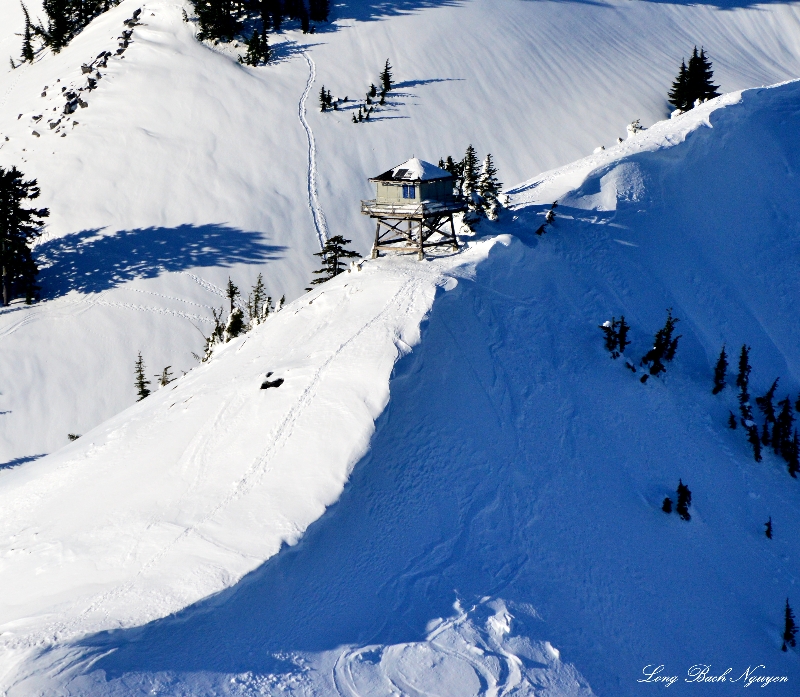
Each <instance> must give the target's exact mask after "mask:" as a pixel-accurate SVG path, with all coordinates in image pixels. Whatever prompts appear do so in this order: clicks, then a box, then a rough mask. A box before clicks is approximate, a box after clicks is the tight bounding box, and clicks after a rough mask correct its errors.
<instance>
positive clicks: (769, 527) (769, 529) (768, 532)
mask: <svg viewBox="0 0 800 697" xmlns="http://www.w3.org/2000/svg"><path fill="white" fill-rule="evenodd" d="M764 527H765V528H766V530H765V531H764V534H765V535H766V536H767V539H769V540H771V539H772V516H770V517H769V520H767V522H766V523H764Z"/></svg>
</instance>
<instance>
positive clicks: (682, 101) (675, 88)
mask: <svg viewBox="0 0 800 697" xmlns="http://www.w3.org/2000/svg"><path fill="white" fill-rule="evenodd" d="M713 80H714V72H713V70H712V69H711V61H710V60H709V59H708V56H706V53H705V49H702V48H701V49H700V53H698V52H697V46H695V47H694V50H693V51H692V56H691V58H689V65H688V66H687V65H686V61H685V60H682V61H681V67H680V70H679V71H678V76H677V77H676V78H675V81H674V82H673V83H672V88H671V89H670V91H669V95H668V101H669V103H670V104H671V105H672V106H674V107H675V108H676V109H679V110H680V111H688V110H689V109H692V108H693V107H694V106H695V104H696V103H697V102H698V100H699V102H704V101H706V100H708V99H713V98H714V97H719V92H718V91H717V89H718V87H719V85H715V84H714V82H713Z"/></svg>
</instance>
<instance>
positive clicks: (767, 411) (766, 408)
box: [756, 378, 780, 424]
mask: <svg viewBox="0 0 800 697" xmlns="http://www.w3.org/2000/svg"><path fill="white" fill-rule="evenodd" d="M779 379H780V378H775V382H773V383H772V387H770V388H769V389H768V390H767V392H766V394H764V396H763V397H756V406H757V407H758V408H759V409H760V410H761V413H762V414H764V416H765V417H766V419H767V421H768V422H769V423H771V424H774V423H775V405H774V404H773V400H774V399H775V390H777V389H778V380H779Z"/></svg>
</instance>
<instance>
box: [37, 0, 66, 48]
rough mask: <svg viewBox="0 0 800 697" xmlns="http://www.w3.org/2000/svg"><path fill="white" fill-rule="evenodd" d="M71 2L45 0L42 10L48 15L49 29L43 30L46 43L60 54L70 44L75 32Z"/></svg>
mask: <svg viewBox="0 0 800 697" xmlns="http://www.w3.org/2000/svg"><path fill="white" fill-rule="evenodd" d="M71 4H72V2H71V0H44V2H43V3H42V9H44V13H45V14H46V15H47V29H46V30H43V33H44V39H45V43H46V44H47V45H48V46H49V47H50V48H52V49H53V53H58V52H59V51H60V50H61V49H62V48H64V46H66V45H67V44H68V43H69V40H70V39H71V38H72V32H73V21H72V20H73V13H72V11H71V9H72V8H71Z"/></svg>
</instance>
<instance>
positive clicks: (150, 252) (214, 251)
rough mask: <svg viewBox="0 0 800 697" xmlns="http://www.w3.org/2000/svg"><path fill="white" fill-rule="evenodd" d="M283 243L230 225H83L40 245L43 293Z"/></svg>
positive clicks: (105, 284)
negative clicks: (107, 229)
mask: <svg viewBox="0 0 800 697" xmlns="http://www.w3.org/2000/svg"><path fill="white" fill-rule="evenodd" d="M283 250H284V247H281V246H276V245H269V244H266V243H265V242H264V240H263V238H262V234H261V233H258V232H246V231H244V230H238V229H236V228H232V227H227V226H225V225H180V226H178V227H173V228H162V227H150V228H140V229H136V230H121V231H119V232H116V233H113V234H103V232H102V230H97V229H95V230H83V231H81V232H76V233H73V234H71V235H65V236H64V237H59V238H57V239H53V240H47V241H45V242H43V243H41V244H39V245H37V246H36V248H35V249H34V253H35V255H36V260H37V263H38V264H39V268H40V269H41V273H40V274H39V277H38V282H39V285H41V287H42V296H43V297H48V298H53V297H58V296H60V295H64V294H66V293H68V292H69V291H71V290H77V291H80V292H81V293H100V292H102V291H104V290H108V289H109V288H113V287H115V286H117V285H120V284H121V283H125V282H126V281H130V280H132V279H134V278H153V277H155V276H158V275H159V274H162V273H165V272H170V271H183V270H185V269H189V268H193V267H198V266H230V265H232V264H238V263H244V264H255V263H263V262H265V261H269V260H271V259H277V258H278V256H279V254H280V252H282V251H283Z"/></svg>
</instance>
